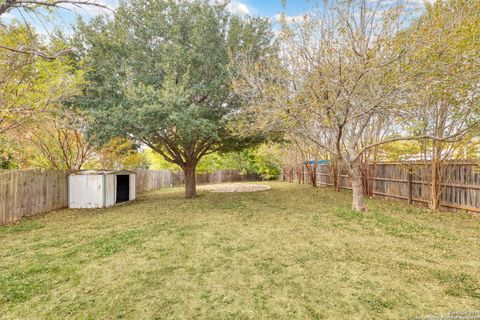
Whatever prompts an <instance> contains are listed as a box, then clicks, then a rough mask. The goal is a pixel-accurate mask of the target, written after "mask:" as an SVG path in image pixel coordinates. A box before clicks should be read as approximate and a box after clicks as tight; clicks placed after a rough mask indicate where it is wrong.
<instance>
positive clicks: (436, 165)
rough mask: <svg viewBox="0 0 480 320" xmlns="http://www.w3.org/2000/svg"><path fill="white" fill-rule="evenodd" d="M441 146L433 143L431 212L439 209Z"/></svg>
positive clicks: (435, 142)
mask: <svg viewBox="0 0 480 320" xmlns="http://www.w3.org/2000/svg"><path fill="white" fill-rule="evenodd" d="M441 170H442V146H441V143H440V142H437V141H434V143H433V152H432V162H431V181H430V183H431V186H430V203H429V207H430V209H432V210H438V209H440V195H441V193H442V185H441V180H442V171H441Z"/></svg>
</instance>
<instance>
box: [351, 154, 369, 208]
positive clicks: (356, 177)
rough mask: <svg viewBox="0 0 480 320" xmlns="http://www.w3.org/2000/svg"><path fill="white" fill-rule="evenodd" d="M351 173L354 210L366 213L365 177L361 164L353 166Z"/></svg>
mask: <svg viewBox="0 0 480 320" xmlns="http://www.w3.org/2000/svg"><path fill="white" fill-rule="evenodd" d="M350 173H351V181H352V210H354V211H366V207H365V202H364V192H363V177H362V171H361V169H360V164H358V163H355V164H353V167H352V168H351V170H350Z"/></svg>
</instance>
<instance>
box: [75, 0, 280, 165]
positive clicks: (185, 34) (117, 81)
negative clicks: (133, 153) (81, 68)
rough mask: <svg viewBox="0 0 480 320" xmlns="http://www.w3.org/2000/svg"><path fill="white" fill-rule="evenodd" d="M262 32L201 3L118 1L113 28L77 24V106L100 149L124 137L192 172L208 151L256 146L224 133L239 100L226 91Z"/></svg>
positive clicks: (265, 31) (258, 22) (259, 24)
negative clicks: (81, 86) (80, 76)
mask: <svg viewBox="0 0 480 320" xmlns="http://www.w3.org/2000/svg"><path fill="white" fill-rule="evenodd" d="M270 41H271V33H270V31H269V23H268V21H266V20H262V19H253V18H252V19H249V18H248V19H241V18H239V17H235V16H231V15H229V14H228V13H227V11H226V10H225V6H224V5H211V3H210V2H209V1H203V0H195V1H187V0H180V1H173V0H171V1H153V2H151V1H147V0H140V1H126V2H122V4H121V5H120V7H119V8H118V10H117V11H116V13H115V17H114V19H113V20H111V21H110V20H107V19H106V18H98V19H96V20H94V21H93V22H91V23H90V24H84V23H80V27H79V28H78V33H77V35H76V43H75V44H76V46H77V49H78V52H79V53H80V56H79V59H82V60H83V61H84V62H85V66H86V70H87V71H86V79H87V80H88V82H89V86H88V88H87V89H86V91H85V95H83V96H82V97H81V98H80V99H79V101H78V102H79V103H80V105H82V106H83V107H84V108H85V109H87V110H89V111H90V112H91V113H92V114H93V115H94V117H95V121H94V123H93V126H92V131H94V132H95V136H96V137H97V138H98V139H100V140H104V141H106V140H108V139H110V138H111V137H113V136H128V137H129V138H134V139H136V140H138V141H142V142H144V143H145V144H147V145H148V146H149V147H151V148H152V149H153V150H155V151H156V152H158V153H160V154H161V155H162V156H163V157H164V158H165V159H166V160H167V161H168V162H171V163H175V164H177V165H179V166H181V167H182V168H184V167H185V166H186V165H187V164H189V165H196V163H197V162H198V160H200V159H201V158H202V157H203V156H204V155H206V154H208V153H210V152H213V151H231V150H238V149H241V148H243V147H245V146H248V145H251V144H254V143H257V142H258V141H260V140H261V139H262V138H263V137H262V136H261V135H258V133H255V132H253V133H252V134H250V135H248V136H240V135H238V134H235V133H234V132H232V130H230V124H231V123H232V122H234V121H235V119H236V115H237V114H238V110H239V108H240V107H241V106H242V100H241V99H239V98H238V97H237V96H236V95H235V94H233V93H232V91H231V89H230V74H231V73H234V69H235V60H236V59H238V57H239V55H241V54H245V55H247V56H248V57H249V58H251V59H258V58H259V57H261V56H262V55H265V54H266V52H267V50H269V43H270Z"/></svg>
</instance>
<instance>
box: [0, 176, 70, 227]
mask: <svg viewBox="0 0 480 320" xmlns="http://www.w3.org/2000/svg"><path fill="white" fill-rule="evenodd" d="M67 176H68V174H67V172H66V171H61V170H12V171H5V172H0V224H3V223H10V222H13V221H16V220H19V219H20V218H21V217H25V216H33V215H36V214H39V213H44V212H49V211H53V210H57V209H61V208H65V207H66V206H67V201H68V187H67Z"/></svg>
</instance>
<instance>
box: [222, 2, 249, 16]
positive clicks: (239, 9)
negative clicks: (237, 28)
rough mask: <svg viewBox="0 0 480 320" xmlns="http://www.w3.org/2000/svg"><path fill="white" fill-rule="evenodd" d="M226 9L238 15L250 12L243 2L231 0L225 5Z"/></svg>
mask: <svg viewBox="0 0 480 320" xmlns="http://www.w3.org/2000/svg"><path fill="white" fill-rule="evenodd" d="M227 10H228V11H229V12H230V13H233V14H237V15H239V16H245V15H249V14H250V9H249V8H248V6H247V5H246V4H245V3H242V2H239V1H231V2H230V3H229V4H228V5H227Z"/></svg>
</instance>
